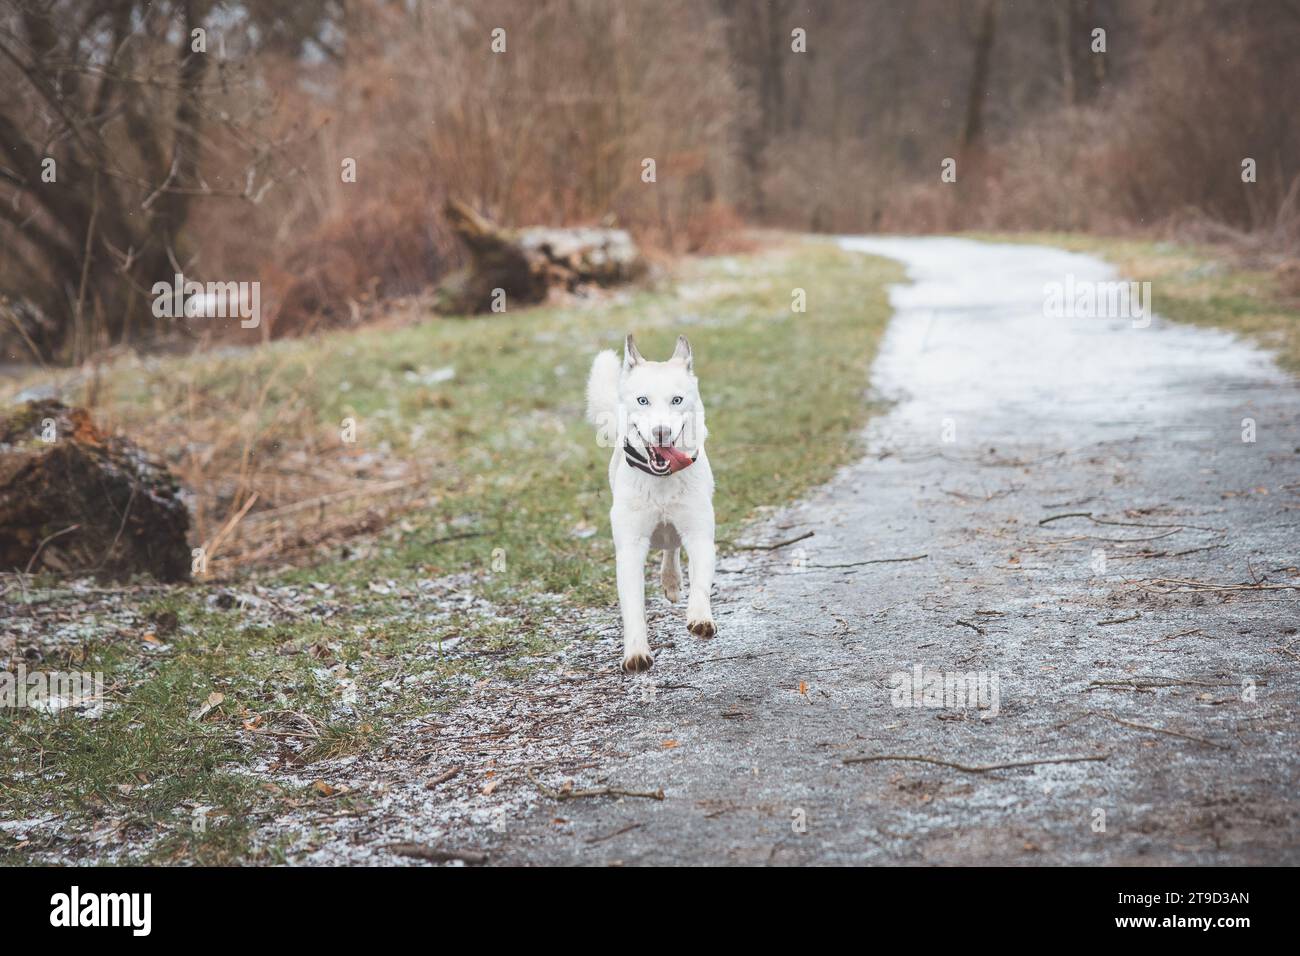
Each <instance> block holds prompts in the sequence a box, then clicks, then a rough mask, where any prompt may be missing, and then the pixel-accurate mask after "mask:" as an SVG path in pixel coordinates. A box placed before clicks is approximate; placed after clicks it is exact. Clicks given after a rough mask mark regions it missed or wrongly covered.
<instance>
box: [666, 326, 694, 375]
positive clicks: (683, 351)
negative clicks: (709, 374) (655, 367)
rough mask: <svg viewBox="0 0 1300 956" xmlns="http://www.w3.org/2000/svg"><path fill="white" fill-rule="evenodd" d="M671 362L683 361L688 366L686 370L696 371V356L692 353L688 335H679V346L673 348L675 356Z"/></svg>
mask: <svg viewBox="0 0 1300 956" xmlns="http://www.w3.org/2000/svg"><path fill="white" fill-rule="evenodd" d="M668 361H670V362H681V363H682V364H683V365H685V366H686V371H688V372H693V371H695V357H694V356H693V355H692V354H691V343H690V342H688V341H687V340H686V336H684V335H679V336H677V348H675V349H673V357H672V358H671V359H669V360H668Z"/></svg>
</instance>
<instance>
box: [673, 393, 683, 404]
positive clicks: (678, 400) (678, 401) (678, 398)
mask: <svg viewBox="0 0 1300 956" xmlns="http://www.w3.org/2000/svg"><path fill="white" fill-rule="evenodd" d="M681 403H682V397H681V396H680V395H674V396H673V404H674V405H680V404H681Z"/></svg>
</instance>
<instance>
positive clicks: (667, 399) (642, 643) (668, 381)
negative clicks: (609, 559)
mask: <svg viewBox="0 0 1300 956" xmlns="http://www.w3.org/2000/svg"><path fill="white" fill-rule="evenodd" d="M678 397H680V399H681V401H680V402H679V403H677V404H674V403H673V399H674V398H678ZM641 399H646V400H647V402H646V403H642V402H641V401H640V400H641ZM587 419H588V420H589V421H590V422H591V423H592V424H593V425H595V426H596V427H597V429H598V436H599V437H600V438H601V440H602V442H604V441H608V442H610V443H612V445H613V450H614V454H613V455H612V457H611V458H610V461H609V485H610V488H611V489H612V490H613V493H614V505H613V507H612V508H611V509H610V512H609V517H610V524H611V525H612V527H613V532H614V551H615V555H616V564H617V574H618V600H619V604H620V606H621V607H622V609H623V669H624V670H628V671H643V670H645V669H647V668H648V667H650V665H651V664H652V663H653V662H654V659H653V658H652V657H651V655H650V640H649V635H648V631H647V628H646V619H645V559H646V555H647V554H648V553H649V551H650V549H651V548H657V549H661V550H662V551H663V562H662V564H661V569H660V580H661V581H662V583H663V587H664V594H665V595H666V596H667V597H668V600H670V601H672V602H674V603H676V602H677V600H678V599H679V598H680V594H681V584H682V570H681V562H680V557H679V549H680V548H681V547H683V546H685V548H686V554H687V556H688V557H689V558H690V569H691V576H690V595H689V597H688V598H687V600H686V627H687V629H688V630H690V631H691V633H693V634H696V635H698V636H700V637H711V636H713V634H714V632H715V627H714V623H713V611H712V608H711V606H710V603H709V592H710V590H711V589H712V587H713V565H714V559H715V551H714V543H713V471H712V470H711V469H710V468H709V458H708V455H707V454H705V451H704V439H705V437H706V435H707V431H706V429H705V427H704V405H703V403H702V402H701V401H700V390H699V385H698V382H697V381H696V378H695V372H694V364H693V356H692V354H691V346H690V343H689V342H687V341H686V337H685V336H679V337H678V339H677V348H676V350H675V351H674V352H673V356H672V358H670V359H669V360H668V361H666V362H648V361H646V360H645V359H644V358H643V357H642V356H641V353H640V352H638V351H637V348H636V343H634V342H633V341H632V336H631V335H629V336H628V337H627V340H626V341H625V343H624V346H623V361H622V362H620V361H619V358H618V355H617V354H615V353H614V352H613V351H612V350H606V351H604V352H601V353H600V354H599V355H597V356H596V359H595V361H594V362H592V363H591V377H590V378H589V379H588V380H587ZM656 430H658V431H656ZM665 435H669V436H672V437H671V439H669V440H670V441H671V443H672V444H673V445H674V446H675V447H677V448H681V449H683V450H685V451H686V452H687V453H688V454H692V455H698V457H697V458H696V459H695V462H694V464H692V465H690V466H689V467H687V468H684V469H683V470H681V471H678V472H675V473H674V474H671V475H664V476H656V475H647V474H645V473H644V472H642V471H638V470H637V469H635V468H633V467H632V466H631V465H629V464H628V463H627V460H626V459H625V457H624V454H623V440H624V438H625V437H626V438H627V439H628V440H629V441H630V443H631V444H632V445H633V447H635V448H637V449H638V450H640V451H641V452H642V453H644V452H645V449H646V447H647V445H651V444H658V445H663V444H667V443H668V442H666V441H661V440H660V438H662V437H663V436H665Z"/></svg>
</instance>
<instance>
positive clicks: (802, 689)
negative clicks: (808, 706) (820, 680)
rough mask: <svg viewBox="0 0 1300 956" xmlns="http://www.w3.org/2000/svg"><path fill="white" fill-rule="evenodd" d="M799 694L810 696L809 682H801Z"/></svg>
mask: <svg viewBox="0 0 1300 956" xmlns="http://www.w3.org/2000/svg"><path fill="white" fill-rule="evenodd" d="M799 693H801V694H803V695H804V696H805V697H806V696H808V682H807V681H806V680H801V681H800V682H799Z"/></svg>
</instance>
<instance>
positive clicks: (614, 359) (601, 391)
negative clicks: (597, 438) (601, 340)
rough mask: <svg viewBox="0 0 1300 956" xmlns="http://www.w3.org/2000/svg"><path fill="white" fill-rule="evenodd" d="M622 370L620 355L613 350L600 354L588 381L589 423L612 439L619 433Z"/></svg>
mask: <svg viewBox="0 0 1300 956" xmlns="http://www.w3.org/2000/svg"><path fill="white" fill-rule="evenodd" d="M621 368H622V363H621V362H620V361H619V358H618V354H617V353H615V352H614V351H613V350H612V349H605V351H603V352H601V353H600V354H598V355H597V356H596V358H595V360H594V361H593V362H592V363H591V375H590V376H589V377H588V379H587V421H589V422H591V423H592V424H593V425H595V426H596V431H597V432H598V434H599V435H602V436H605V437H606V438H608V439H610V440H611V441H610V443H611V444H612V439H613V437H614V436H615V435H616V434H617V432H618V376H619V371H620V369H621Z"/></svg>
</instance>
